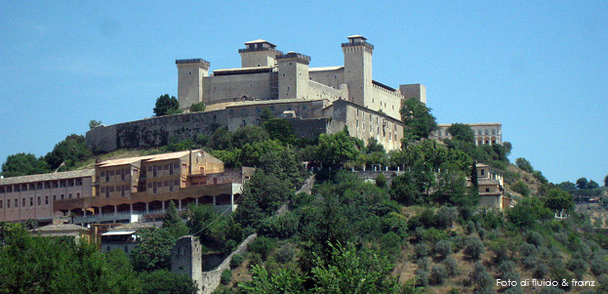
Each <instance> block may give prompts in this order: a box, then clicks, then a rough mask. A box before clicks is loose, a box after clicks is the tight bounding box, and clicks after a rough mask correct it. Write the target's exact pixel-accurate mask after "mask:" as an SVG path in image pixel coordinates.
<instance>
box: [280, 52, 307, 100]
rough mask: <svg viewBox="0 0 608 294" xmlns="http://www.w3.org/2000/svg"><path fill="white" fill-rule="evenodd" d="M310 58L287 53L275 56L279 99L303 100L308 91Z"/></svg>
mask: <svg viewBox="0 0 608 294" xmlns="http://www.w3.org/2000/svg"><path fill="white" fill-rule="evenodd" d="M309 63H310V56H306V55H304V54H300V53H296V52H288V53H287V54H284V55H279V56H277V65H278V68H279V99H295V98H300V99H305V98H306V97H307V90H308V64H309Z"/></svg>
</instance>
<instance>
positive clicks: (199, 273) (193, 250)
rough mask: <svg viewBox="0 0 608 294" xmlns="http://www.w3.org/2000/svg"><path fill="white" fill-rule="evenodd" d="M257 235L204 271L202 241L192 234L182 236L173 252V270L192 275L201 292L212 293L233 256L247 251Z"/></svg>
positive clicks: (248, 238) (250, 237)
mask: <svg viewBox="0 0 608 294" xmlns="http://www.w3.org/2000/svg"><path fill="white" fill-rule="evenodd" d="M256 237H257V234H253V235H250V236H249V237H247V238H246V239H245V240H244V241H243V242H242V243H241V244H240V245H239V247H237V249H236V250H234V251H233V252H232V253H230V255H228V257H226V259H224V261H222V263H221V264H220V265H219V266H217V267H216V268H214V269H213V270H210V271H206V272H203V266H202V263H203V260H202V250H201V243H200V242H199V241H198V239H197V238H196V237H194V236H191V235H188V236H183V237H180V238H179V239H178V240H177V243H176V244H175V246H174V247H173V251H172V253H171V272H174V273H179V274H184V275H186V276H188V277H190V278H191V279H192V280H193V281H194V282H196V284H197V286H198V293H199V294H210V293H212V292H213V291H214V290H215V289H216V288H217V286H219V284H220V279H221V276H222V272H223V271H224V270H226V269H229V268H230V261H231V260H232V256H234V255H235V254H242V253H244V252H245V251H247V245H249V243H251V242H253V240H255V238H256Z"/></svg>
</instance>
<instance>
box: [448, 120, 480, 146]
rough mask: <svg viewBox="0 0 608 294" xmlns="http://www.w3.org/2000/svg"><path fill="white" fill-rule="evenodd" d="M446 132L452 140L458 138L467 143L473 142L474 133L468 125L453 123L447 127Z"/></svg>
mask: <svg viewBox="0 0 608 294" xmlns="http://www.w3.org/2000/svg"><path fill="white" fill-rule="evenodd" d="M448 133H450V135H452V138H453V139H454V140H460V141H463V142H468V143H475V133H474V132H473V129H471V127H470V126H469V125H466V124H461V123H455V124H452V125H451V126H450V127H449V128H448Z"/></svg>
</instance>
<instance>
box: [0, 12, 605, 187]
mask: <svg viewBox="0 0 608 294" xmlns="http://www.w3.org/2000/svg"><path fill="white" fill-rule="evenodd" d="M169 2H171V3H169ZM175 2H176V3H173V2H172V1H164V2H160V1H97V2H93V1H91V2H84V1H74V2H72V1H61V2H59V1H49V2H48V3H45V2H42V1H2V2H0V7H2V9H1V10H2V11H3V12H2V15H3V16H2V17H1V18H0V81H1V83H0V99H1V100H0V101H2V102H3V103H2V107H0V136H1V138H2V139H1V141H0V161H2V162H3V161H5V160H6V157H7V156H8V155H10V154H15V153H18V152H28V153H34V154H36V155H37V156H40V155H44V154H46V153H47V152H49V151H51V150H52V148H53V146H54V145H55V144H56V143H57V142H59V141H61V140H63V139H64V138H65V136H66V135H69V134H72V133H76V134H84V133H85V132H86V131H87V130H88V122H89V121H90V120H92V119H95V120H101V121H102V122H103V123H105V124H114V123H119V122H125V121H130V120H135V119H141V118H144V117H149V116H152V108H153V107H154V102H155V100H156V98H157V97H158V96H160V95H162V94H165V93H168V94H170V95H176V94H177V69H176V67H175V59H182V58H203V59H206V60H208V61H210V62H211V70H214V69H220V68H232V67H239V66H240V57H239V55H238V52H237V50H238V49H239V48H243V47H244V45H243V43H244V42H246V41H250V40H254V39H260V38H261V39H266V40H268V41H270V42H273V43H275V44H277V45H278V47H277V49H279V50H282V51H284V52H287V51H297V52H299V53H303V54H306V55H309V56H311V57H312V61H311V66H313V67H317V66H332V65H342V64H343V55H342V51H341V48H340V43H342V42H345V41H346V37H347V36H349V35H353V34H361V35H364V36H365V37H367V38H368V41H369V42H370V43H372V44H374V45H375V50H374V55H373V76H374V79H375V80H378V81H380V82H382V83H384V84H387V85H390V86H393V87H397V86H398V85H399V84H407V83H422V84H424V85H425V86H426V88H427V98H428V106H429V107H431V108H432V109H433V114H434V115H435V116H436V117H437V121H438V122H439V123H452V122H465V123H469V122H500V123H502V124H503V140H505V141H509V142H511V143H512V144H513V146H514V148H513V152H512V154H511V156H510V158H511V161H515V159H516V158H518V157H525V158H526V159H528V160H529V161H530V162H531V163H532V165H533V166H534V168H535V169H538V170H541V171H542V172H543V174H544V175H545V176H546V177H547V178H548V179H549V181H551V182H555V183H559V182H562V181H567V180H569V181H576V179H578V178H580V177H587V178H588V179H590V180H591V179H592V180H595V181H596V182H598V183H600V184H602V183H603V179H604V177H605V176H606V175H607V174H608V152H607V148H608V139H607V138H608V136H607V135H606V127H607V125H608V119H607V115H608V99H607V97H606V96H607V95H608V85H607V81H608V72H607V70H608V54H606V52H608V2H605V1H585V2H578V3H575V2H573V1H477V2H473V1H470V2H466V3H465V2H461V1H400V2H399V3H395V1H390V2H389V1H363V2H358V1H300V2H295V3H290V2H284V3H283V2H277V1H247V2H242V1H179V2H177V1H175ZM422 2H423V3H422ZM532 2H534V3H532Z"/></svg>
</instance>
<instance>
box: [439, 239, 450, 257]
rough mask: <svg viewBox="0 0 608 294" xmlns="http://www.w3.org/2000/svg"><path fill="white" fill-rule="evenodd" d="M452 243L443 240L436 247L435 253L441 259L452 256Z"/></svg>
mask: <svg viewBox="0 0 608 294" xmlns="http://www.w3.org/2000/svg"><path fill="white" fill-rule="evenodd" d="M452 247H453V245H452V241H449V240H441V241H439V242H437V245H435V253H437V254H439V256H440V257H441V258H446V257H448V256H449V255H450V254H452Z"/></svg>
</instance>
